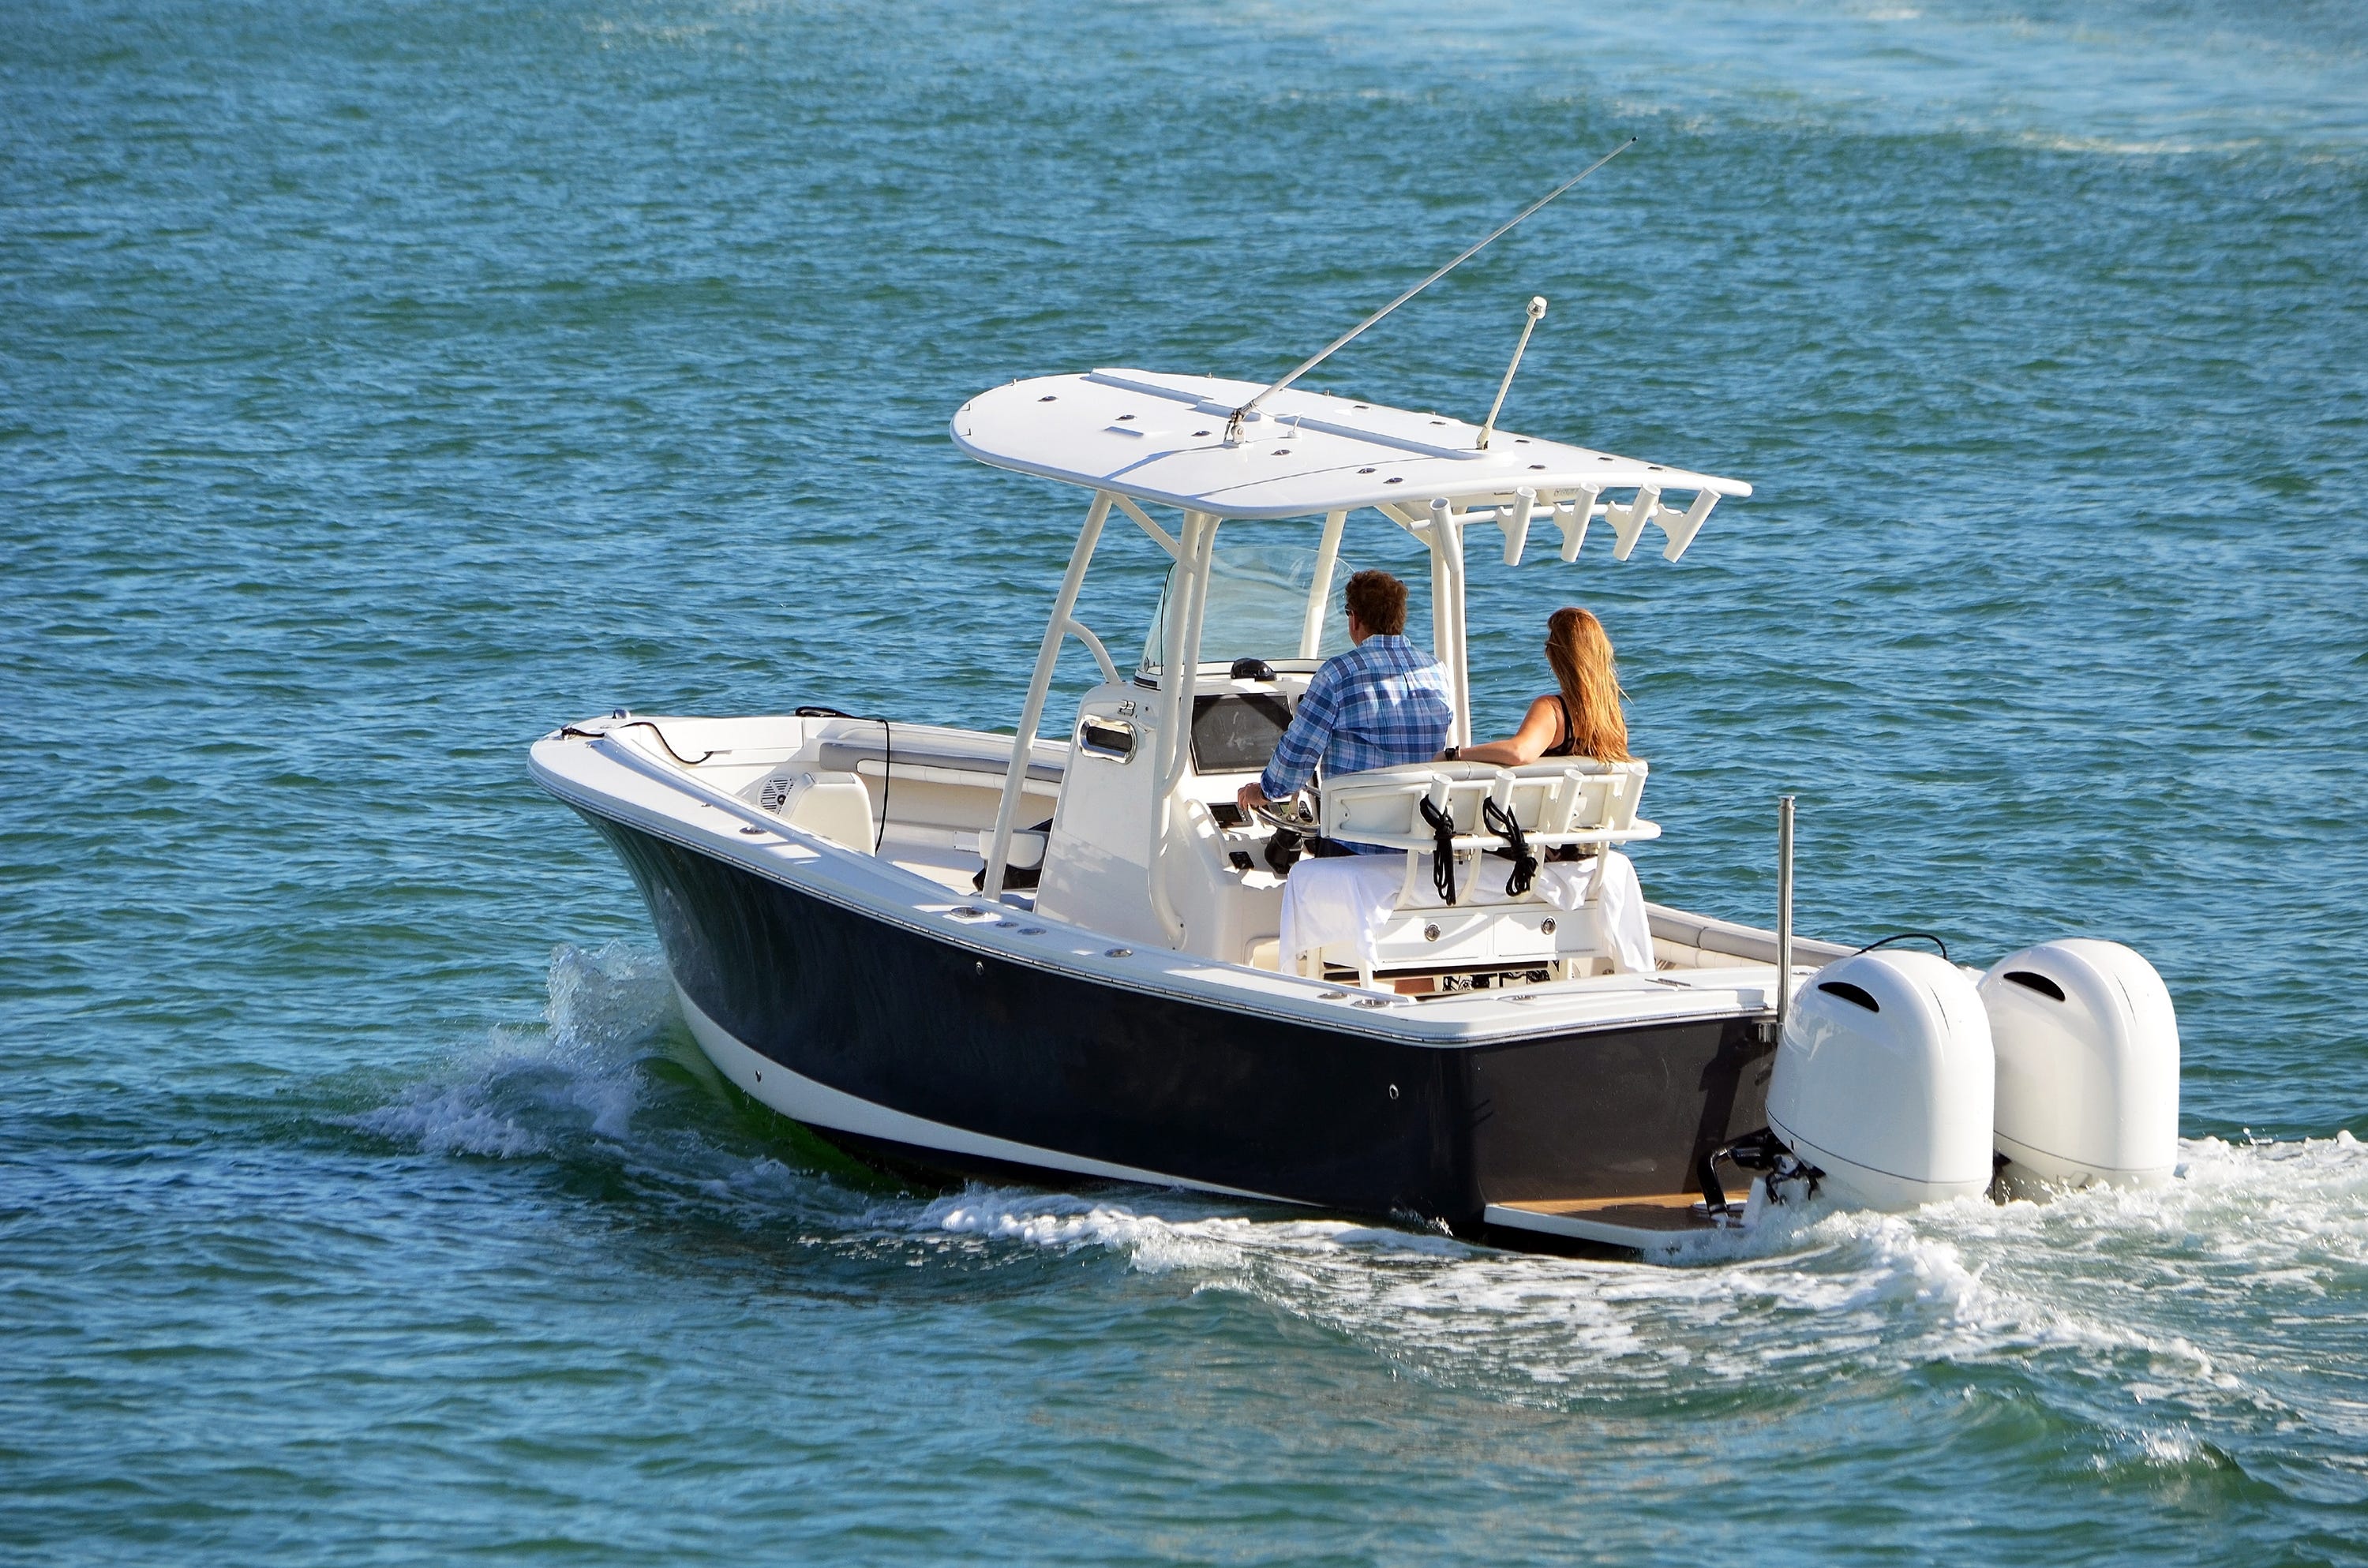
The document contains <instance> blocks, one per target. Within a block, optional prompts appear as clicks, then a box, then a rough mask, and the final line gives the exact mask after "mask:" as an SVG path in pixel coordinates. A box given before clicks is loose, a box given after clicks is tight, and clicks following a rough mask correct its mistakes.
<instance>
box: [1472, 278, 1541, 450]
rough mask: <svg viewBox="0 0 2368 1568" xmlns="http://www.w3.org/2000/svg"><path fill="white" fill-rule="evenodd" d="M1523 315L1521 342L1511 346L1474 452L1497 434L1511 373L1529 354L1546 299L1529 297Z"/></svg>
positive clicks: (1510, 388) (1481, 448) (1511, 380)
mask: <svg viewBox="0 0 2368 1568" xmlns="http://www.w3.org/2000/svg"><path fill="white" fill-rule="evenodd" d="M1524 313H1525V314H1526V315H1527V317H1528V319H1527V320H1526V321H1524V322H1522V323H1521V341H1520V342H1519V343H1516V344H1515V345H1513V362H1512V363H1511V364H1509V365H1508V366H1506V367H1505V379H1504V380H1503V381H1498V382H1497V401H1496V402H1494V403H1490V404H1489V405H1488V417H1487V418H1486V420H1484V421H1482V422H1481V426H1480V444H1479V445H1478V446H1477V447H1475V448H1474V450H1475V451H1482V452H1485V451H1486V450H1487V449H1488V437H1491V436H1493V435H1495V434H1496V433H1497V415H1498V414H1500V413H1502V412H1503V411H1504V407H1505V394H1506V393H1507V392H1511V391H1512V390H1513V372H1514V371H1516V370H1518V369H1520V368H1521V356H1522V355H1524V354H1526V353H1528V352H1529V348H1530V334H1531V333H1533V332H1535V331H1537V330H1538V323H1539V322H1541V321H1543V320H1544V319H1545V313H1546V297H1545V296H1544V295H1543V294H1532V295H1531V296H1530V308H1529V310H1528V311H1527V312H1524Z"/></svg>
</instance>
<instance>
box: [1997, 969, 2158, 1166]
mask: <svg viewBox="0 0 2368 1568" xmlns="http://www.w3.org/2000/svg"><path fill="white" fill-rule="evenodd" d="M1981 997H1982V1003H1983V1006H1985V1008H1986V1009H1987V1012H1988V1014H1989V1021H1990V1038H1991V1040H1992V1042H1993V1044H1994V1045H1995V1047H1996V1050H1997V1053H1998V1153H2001V1154H2003V1155H2005V1156H2006V1158H2007V1161H2008V1164H2007V1167H2006V1170H2005V1173H2004V1175H2005V1179H2006V1186H2007V1190H2008V1191H2009V1192H2011V1193H2014V1194H2016V1195H2017V1196H2020V1197H2031V1196H2035V1195H2036V1194H2037V1193H2038V1192H2040V1191H2041V1190H2043V1189H2044V1188H2047V1187H2059V1188H2060V1187H2088V1186H2090V1185H2092V1184H2095V1183H2099V1182H2103V1183H2107V1184H2110V1185H2112V1186H2115V1187H2157V1186H2159V1185H2161V1184H2162V1183H2164V1182H2167V1181H2169V1179H2170V1176H2171V1172H2172V1170H2173V1168H2174V1167H2175V1166H2176V1165H2178V1163H2179V1019H2178V1017H2177V1016H2176V1015H2175V1014H2174V1013H2173V1012H2172V1010H2171V1006H2170V993H2169V990H2168V989H2166V988H2165V986H2164V985H2163V983H2162V976H2160V975H2158V974H2157V973H2156V972H2155V970H2154V966H2153V965H2152V964H2150V963H2148V962H2146V960H2145V959H2143V958H2141V957H2139V956H2138V955H2137V954H2136V953H2135V952H2133V951H2131V950H2130V949H2127V948H2125V947H2123V946H2122V945H2121V944H2120V943H2119V942H2097V941H2090V940H2088V939H2085V938H2074V939H2071V940H2066V941H2061V942H2042V943H2041V944H2040V945H2039V946H2037V947H2035V948H2025V949H2022V951H2021V952H2019V953H2013V954H2009V956H2008V957H2006V958H2003V959H2001V960H1998V963H1997V964H1996V965H1995V966H1994V967H1993V968H1992V969H1991V970H1990V971H1989V972H1988V973H1987V975H1984V976H1983V977H1982V983H1981Z"/></svg>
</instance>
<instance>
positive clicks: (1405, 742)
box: [1258, 636, 1454, 855]
mask: <svg viewBox="0 0 2368 1568" xmlns="http://www.w3.org/2000/svg"><path fill="white" fill-rule="evenodd" d="M1453 716H1454V704H1453V702H1452V699H1451V698H1450V696H1449V692H1448V687H1447V672H1446V671H1445V670H1444V669H1441V668H1440V665H1439V663H1438V661H1437V660H1435V659H1433V658H1432V657H1431V656H1430V655H1429V654H1428V653H1424V652H1423V651H1422V650H1421V649H1419V648H1417V647H1416V646H1415V645H1414V644H1413V643H1411V642H1407V641H1406V639H1405V638H1403V637H1382V636H1373V637H1368V638H1366V639H1365V640H1364V641H1363V642H1360V643H1358V644H1357V645H1356V646H1355V647H1354V648H1351V649H1349V651H1348V652H1347V653H1341V654H1338V655H1337V656H1335V657H1333V658H1330V659H1326V661H1325V662H1324V667H1323V668H1322V669H1320V670H1317V671H1316V672H1315V679H1314V680H1312V681H1310V682H1308V683H1307V695H1306V696H1304V697H1303V698H1301V699H1299V707H1298V709H1297V710H1295V711H1294V712H1293V713H1292V716H1291V728H1289V729H1287V730H1285V731H1284V732H1283V733H1282V739H1281V741H1279V742H1277V743H1276V744H1275V748H1274V758H1273V760H1272V761H1270V762H1269V763H1268V764H1267V765H1266V771H1265V772H1264V773H1261V774H1260V775H1258V790H1259V792H1260V793H1262V794H1264V795H1265V796H1266V798H1267V799H1268V800H1269V801H1280V800H1283V799H1285V798H1287V797H1288V796H1289V795H1290V794H1291V792H1292V790H1297V789H1298V788H1299V787H1300V786H1302V785H1304V784H1305V783H1306V782H1307V780H1308V778H1309V776H1310V775H1312V774H1313V773H1314V772H1315V764H1316V760H1317V759H1318V758H1319V757H1320V758H1321V759H1322V760H1323V763H1324V775H1325V777H1326V778H1338V777H1339V776H1340V775H1341V774H1344V773H1362V772H1363V771H1364V770H1365V769H1366V768H1369V767H1391V766H1393V765H1395V764H1397V763H1402V762H1429V760H1430V759H1431V758H1432V757H1434V756H1438V755H1439V751H1440V747H1441V746H1444V745H1445V744H1447V728H1448V724H1449V722H1450V721H1451V720H1452V718H1453ZM1351 847H1353V848H1355V849H1357V850H1359V851H1360V852H1361V853H1364V854H1369V855H1389V854H1395V853H1396V851H1395V850H1389V849H1379V848H1374V847H1372V846H1368V845H1361V844H1360V845H1354V846H1351Z"/></svg>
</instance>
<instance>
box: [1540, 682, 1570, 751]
mask: <svg viewBox="0 0 2368 1568" xmlns="http://www.w3.org/2000/svg"><path fill="white" fill-rule="evenodd" d="M1554 706H1555V707H1557V708H1559V709H1561V710H1562V739H1560V740H1558V741H1556V742H1555V743H1554V744H1552V745H1550V746H1548V747H1546V749H1545V750H1544V751H1543V752H1542V753H1540V754H1539V755H1541V756H1577V755H1578V735H1577V732H1576V731H1574V730H1573V729H1572V728H1571V723H1570V703H1569V701H1568V700H1567V699H1565V698H1564V696H1563V694H1562V693H1561V692H1558V691H1557V692H1555V693H1554Z"/></svg>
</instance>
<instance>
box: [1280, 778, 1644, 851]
mask: <svg viewBox="0 0 2368 1568" xmlns="http://www.w3.org/2000/svg"><path fill="white" fill-rule="evenodd" d="M1647 771H1648V770H1647V768H1646V767H1645V764H1644V763H1642V762H1597V761H1596V760H1594V759H1593V758H1592V757H1551V758H1547V759H1544V760H1542V761H1538V762H1531V763H1525V764H1523V765H1522V766H1520V767H1497V766H1496V765H1494V764H1492V763H1486V762H1415V763H1406V764H1403V765H1401V766H1399V767H1376V768H1371V769H1369V770H1367V771H1365V772H1363V773H1344V774H1342V775H1340V776H1339V777H1338V778H1330V779H1326V781H1325V782H1324V783H1323V785H1322V786H1321V787H1320V789H1319V790H1317V810H1316V818H1317V823H1318V824H1319V825H1318V827H1317V829H1316V831H1317V832H1319V833H1321V834H1322V835H1324V836H1325V837H1326V838H1334V839H1339V840H1342V841H1344V842H1348V843H1355V844H1371V845H1376V846H1381V847H1383V848H1389V849H1431V848H1435V847H1436V846H1437V845H1438V833H1437V830H1436V829H1434V828H1433V827H1432V825H1431V824H1430V822H1429V818H1428V817H1427V816H1425V814H1424V812H1423V810H1422V807H1423V803H1424V802H1425V801H1429V803H1430V804H1431V806H1432V807H1433V808H1435V809H1436V810H1437V811H1438V812H1440V815H1442V816H1444V817H1448V818H1451V819H1452V821H1453V823H1454V827H1455V835H1454V840H1453V846H1454V848H1455V849H1456V850H1457V851H1458V852H1459V853H1464V852H1470V853H1477V852H1479V851H1483V850H1488V849H1497V848H1502V847H1504V846H1505V843H1506V840H1505V838H1504V836H1503V835H1501V834H1499V833H1498V832H1497V831H1496V830H1495V829H1494V828H1492V827H1490V826H1489V825H1488V824H1487V822H1486V817H1485V815H1484V813H1483V811H1482V804H1483V802H1484V801H1493V802H1494V803H1495V804H1496V806H1497V811H1498V812H1502V813H1504V814H1506V815H1508V816H1510V817H1511V819H1512V820H1513V821H1514V822H1516V823H1518V824H1520V828H1521V832H1522V835H1523V836H1524V837H1525V838H1526V839H1527V840H1528V841H1529V843H1530V845H1531V847H1533V848H1545V849H1552V848H1560V847H1563V846H1566V845H1611V844H1631V843H1635V842H1638V841H1641V840H1645V839H1652V838H1658V837H1660V836H1661V828H1660V824H1657V823H1650V822H1645V821H1643V820H1642V819H1640V818H1639V817H1638V816H1637V815H1636V807H1637V804H1638V802H1639V801H1642V800H1643V798H1644V794H1645V774H1646V772H1647Z"/></svg>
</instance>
